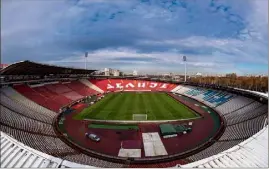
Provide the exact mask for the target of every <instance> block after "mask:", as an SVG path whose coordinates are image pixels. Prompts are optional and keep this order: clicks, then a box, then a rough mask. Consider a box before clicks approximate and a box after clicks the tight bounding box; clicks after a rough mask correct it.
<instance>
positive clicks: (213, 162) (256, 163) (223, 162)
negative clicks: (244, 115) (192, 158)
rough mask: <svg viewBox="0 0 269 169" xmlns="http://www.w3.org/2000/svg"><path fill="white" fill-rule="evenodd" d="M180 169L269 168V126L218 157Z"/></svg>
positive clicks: (183, 166)
mask: <svg viewBox="0 0 269 169" xmlns="http://www.w3.org/2000/svg"><path fill="white" fill-rule="evenodd" d="M176 167H180V168H218V167H222V168H226V167H255V168H256V167H259V168H267V167H268V126H266V127H264V128H263V129H262V130H261V131H260V132H258V133H257V134H255V135H253V136H252V137H251V138H249V139H247V140H245V141H244V142H242V143H240V144H238V145H236V146H234V147H232V148H230V149H228V150H226V151H223V152H222V153H219V154H217V155H214V156H211V157H208V158H205V159H203V160H200V161H196V162H193V163H189V164H186V165H177V166H176Z"/></svg>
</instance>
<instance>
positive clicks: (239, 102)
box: [216, 96, 254, 115]
mask: <svg viewBox="0 0 269 169" xmlns="http://www.w3.org/2000/svg"><path fill="white" fill-rule="evenodd" d="M251 102H254V101H253V100H252V99H249V98H246V97H243V96H237V97H235V98H233V99H231V101H229V102H226V103H224V104H222V105H220V106H218V107H216V110H218V111H219V112H221V113H222V114H224V115H225V114H227V113H230V112H233V111H235V110H238V109H240V108H242V107H244V106H246V105H248V104H250V103H251Z"/></svg>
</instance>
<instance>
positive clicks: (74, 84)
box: [65, 81, 98, 96]
mask: <svg viewBox="0 0 269 169" xmlns="http://www.w3.org/2000/svg"><path fill="white" fill-rule="evenodd" d="M65 85H66V86H67V87H69V88H70V89H72V90H73V91H76V92H77V93H78V94H80V95H82V96H90V95H93V94H97V93H98V92H97V91H95V90H93V89H91V88H89V87H87V86H86V85H84V84H83V83H81V82H80V81H71V82H70V83H65Z"/></svg>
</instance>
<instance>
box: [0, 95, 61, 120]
mask: <svg viewBox="0 0 269 169" xmlns="http://www.w3.org/2000/svg"><path fill="white" fill-rule="evenodd" d="M0 103H1V105H3V106H6V107H8V108H9V109H10V110H12V111H14V112H17V113H20V114H22V115H23V116H25V117H28V118H31V119H35V120H37V121H41V122H44V123H49V124H51V123H52V121H53V118H54V117H55V116H56V114H55V113H53V115H50V114H47V113H46V112H42V111H41V112H36V111H35V110H33V109H30V108H28V107H26V106H25V105H23V104H21V103H19V102H17V101H15V100H12V99H10V98H9V97H7V96H5V95H4V94H2V95H1V102H0Z"/></svg>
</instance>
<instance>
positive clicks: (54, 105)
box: [0, 61, 268, 168]
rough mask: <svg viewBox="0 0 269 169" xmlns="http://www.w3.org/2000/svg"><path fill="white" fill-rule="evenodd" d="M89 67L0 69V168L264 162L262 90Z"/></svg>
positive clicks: (23, 64)
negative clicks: (110, 72)
mask: <svg viewBox="0 0 269 169" xmlns="http://www.w3.org/2000/svg"><path fill="white" fill-rule="evenodd" d="M94 71H95V70H84V69H74V68H68V67H59V66H54V65H47V64H41V63H36V62H31V61H22V62H17V63H14V64H11V65H9V66H7V67H5V68H4V69H2V70H1V77H4V78H2V83H1V85H2V86H1V102H0V103H1V167H53V168H58V167H91V168H94V167H116V168H120V167H131V168H133V167H139V168H140V167H180V168H185V167H230V166H249V167H266V166H267V165H268V163H267V161H266V160H267V157H268V145H267V141H268V135H267V134H268V122H267V120H268V103H267V102H268V97H267V96H266V95H262V94H259V93H254V92H250V91H245V90H239V89H234V88H228V87H219V86H212V85H207V86H199V85H197V84H196V85H195V84H188V83H171V82H165V81H157V80H150V79H143V80H141V78H139V77H129V78H128V77H125V78H119V77H117V78H115V77H109V76H108V77H100V76H91V75H90V74H91V73H92V72H94ZM49 75H51V76H50V77H48V76H49ZM52 75H53V76H52ZM78 75H79V76H78ZM59 76H62V78H59ZM75 76H78V77H79V78H77V77H75ZM11 77H12V78H11ZM56 77H58V78H56ZM18 78H20V80H18ZM30 79H31V80H30Z"/></svg>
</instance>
